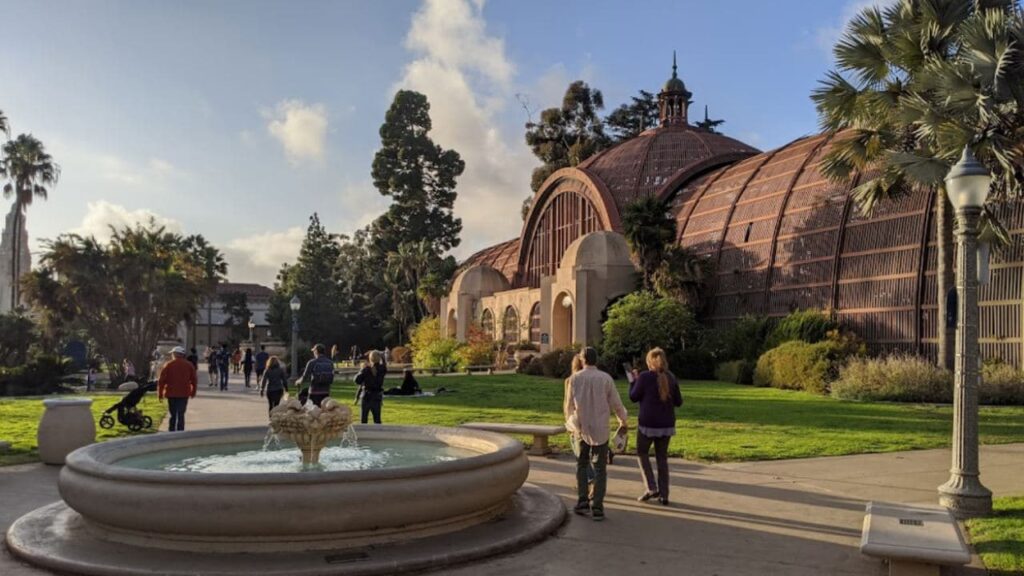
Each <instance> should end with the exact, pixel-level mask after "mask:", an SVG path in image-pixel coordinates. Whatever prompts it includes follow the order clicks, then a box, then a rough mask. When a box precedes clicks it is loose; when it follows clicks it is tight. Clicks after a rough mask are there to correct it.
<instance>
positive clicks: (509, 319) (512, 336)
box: [501, 306, 519, 344]
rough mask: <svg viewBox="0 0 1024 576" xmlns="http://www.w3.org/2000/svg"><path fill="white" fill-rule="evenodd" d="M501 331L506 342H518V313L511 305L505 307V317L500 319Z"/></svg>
mask: <svg viewBox="0 0 1024 576" xmlns="http://www.w3.org/2000/svg"><path fill="white" fill-rule="evenodd" d="M501 333H502V339H503V340H504V341H505V342H506V343H507V344H514V343H516V342H519V313H518V312H516V309H515V308H513V307H511V306H509V307H508V308H505V317H504V318H502V320H501Z"/></svg>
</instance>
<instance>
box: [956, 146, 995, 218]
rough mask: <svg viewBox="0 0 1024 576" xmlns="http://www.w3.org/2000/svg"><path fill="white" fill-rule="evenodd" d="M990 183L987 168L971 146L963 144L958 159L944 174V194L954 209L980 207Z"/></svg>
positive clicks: (986, 195) (990, 177) (990, 178)
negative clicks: (976, 156) (975, 155)
mask: <svg viewBox="0 0 1024 576" xmlns="http://www.w3.org/2000/svg"><path fill="white" fill-rule="evenodd" d="M991 183H992V176H991V175H990V174H989V172H988V170H987V169H986V168H985V167H984V166H983V165H982V164H981V162H978V159H977V158H975V157H974V153H973V152H971V147H970V146H964V153H963V155H961V156H960V161H959V162H957V163H956V164H955V165H954V166H953V168H952V169H950V171H949V174H948V175H946V194H947V195H948V196H949V201H950V203H952V204H953V208H954V209H956V210H963V209H968V208H981V207H983V206H984V205H985V199H986V198H987V197H988V191H989V186H990V184H991Z"/></svg>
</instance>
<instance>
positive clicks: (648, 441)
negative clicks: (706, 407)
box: [629, 348, 683, 506]
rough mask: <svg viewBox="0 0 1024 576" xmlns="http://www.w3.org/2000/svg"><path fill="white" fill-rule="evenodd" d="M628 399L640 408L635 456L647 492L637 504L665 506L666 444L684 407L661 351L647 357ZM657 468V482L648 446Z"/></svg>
mask: <svg viewBox="0 0 1024 576" xmlns="http://www.w3.org/2000/svg"><path fill="white" fill-rule="evenodd" d="M629 399H630V400H632V401H633V402H635V403H637V404H639V406H640V414H639V416H638V417H637V420H638V421H639V424H640V425H639V426H638V427H637V431H636V454H637V458H638V459H639V460H640V470H641V471H642V472H643V477H644V484H645V488H646V491H645V492H644V493H643V494H642V495H641V496H640V497H639V498H637V500H639V501H641V502H646V501H648V500H650V499H651V498H655V497H657V498H658V501H659V502H661V504H662V505H664V506H668V488H669V479H668V443H669V440H671V438H672V436H675V434H676V407H677V406H682V405H683V395H682V394H681V393H680V392H679V381H678V380H676V377H675V376H674V375H673V374H672V373H671V372H669V370H668V358H666V357H665V351H664V350H662V349H661V348H654V349H653V350H651V351H650V352H648V353H647V370H645V371H644V372H641V373H640V374H639V375H637V377H636V378H635V379H634V380H633V383H632V384H630V385H629ZM652 444H653V445H654V459H655V461H656V462H657V465H658V475H657V478H655V476H654V472H653V471H652V470H651V454H650V450H651V445H652Z"/></svg>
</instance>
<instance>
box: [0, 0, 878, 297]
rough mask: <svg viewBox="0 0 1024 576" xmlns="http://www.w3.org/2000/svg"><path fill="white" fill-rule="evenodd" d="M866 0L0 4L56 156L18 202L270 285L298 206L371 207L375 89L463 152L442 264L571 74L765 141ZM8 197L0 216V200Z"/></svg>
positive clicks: (495, 229) (494, 215)
mask: <svg viewBox="0 0 1024 576" xmlns="http://www.w3.org/2000/svg"><path fill="white" fill-rule="evenodd" d="M873 1H880V0H816V1H814V2H810V1H807V0H774V1H772V2H763V1H760V0H740V1H739V2H707V1H704V0H650V1H645V2H623V1H604V0H598V1H595V0H591V1H583V0H566V1H561V2H550V1H549V0H490V1H486V2H485V1H484V0H422V1H413V0H388V1H386V2H385V1H379V0H362V1H355V0H352V1H330V2H328V1H311V0H301V1H284V0H282V1H276V2H271V1H263V0H235V1H230V0H219V1H213V2H209V1H205V0H175V1H163V2H156V1H152V0H126V1H114V0H83V1H75V0H65V1H51V0H0V14H2V15H3V20H4V21H5V22H8V23H10V22H17V23H18V25H17V26H5V27H4V31H3V33H2V34H0V110H2V111H3V112H4V114H5V115H6V116H7V118H8V120H9V122H10V124H11V128H12V135H16V134H19V133H31V134H33V135H35V136H36V137H37V138H39V139H40V140H41V141H42V142H43V143H44V145H45V146H46V148H47V150H48V151H49V152H50V153H51V155H52V156H53V158H54V160H55V161H56V162H57V163H58V164H59V165H60V167H61V177H60V181H59V182H58V184H57V185H56V186H54V187H53V188H52V189H51V191H50V195H49V199H48V200H46V201H42V200H37V201H36V202H35V203H33V205H32V206H31V207H30V208H29V211H28V217H27V221H26V222H27V226H28V230H29V234H30V236H31V238H32V250H33V255H34V256H35V257H37V258H38V255H39V254H40V253H41V251H42V250H43V249H44V247H45V241H46V239H52V238H54V237H56V236H57V235H59V234H62V233H66V232H76V233H84V234H94V235H96V236H97V237H99V238H103V237H105V236H109V232H108V230H109V227H110V226H111V225H113V226H123V225H126V224H132V223H135V222H139V221H144V220H147V219H149V218H154V219H156V220H157V221H158V222H160V223H162V224H164V225H166V226H167V227H168V228H169V229H172V230H175V231H180V232H183V233H186V234H202V235H204V236H205V237H206V238H207V239H209V240H210V241H211V242H212V243H214V244H215V245H216V246H217V247H218V248H220V249H221V250H222V251H223V252H224V253H225V255H226V256H227V260H228V263H229V277H230V279H231V280H232V281H236V282H260V283H263V284H265V285H268V286H271V285H273V281H274V277H275V275H276V273H277V271H278V270H279V268H280V266H281V264H282V263H284V262H291V261H293V260H294V258H295V257H296V256H297V254H298V249H299V246H300V244H301V242H302V238H303V236H304V234H305V229H306V227H307V225H308V220H309V216H310V215H311V214H312V213H314V212H317V213H318V214H319V215H320V218H321V220H322V222H323V223H324V225H325V226H326V227H327V228H328V230H330V231H331V232H335V233H342V234H351V233H352V232H353V231H355V230H357V229H358V228H361V227H363V226H365V225H366V224H368V223H369V222H371V221H372V220H373V219H374V218H375V217H376V216H378V215H379V214H380V213H382V212H383V211H384V210H386V208H387V206H388V199H387V198H386V197H383V196H381V195H380V194H379V193H378V192H377V191H376V189H374V187H373V183H372V180H371V178H370V166H371V163H372V160H373V155H374V152H375V151H376V150H377V148H378V147H379V145H380V139H379V135H378V130H379V128H380V125H381V123H382V122H383V120H384V114H385V112H386V110H387V108H388V106H389V105H390V103H391V100H392V98H393V96H394V93H395V92H396V91H397V90H399V89H411V90H417V91H419V92H422V93H424V94H426V95H427V97H428V99H429V101H430V104H431V117H432V119H433V126H434V129H433V130H432V132H431V136H432V137H433V138H434V140H435V142H437V143H438V144H440V145H442V146H444V147H446V148H454V149H455V150H456V151H458V152H459V153H460V154H461V155H462V157H463V159H464V160H465V162H466V171H465V172H464V174H463V175H462V177H461V178H460V179H459V183H458V188H457V191H458V200H457V201H456V205H455V212H456V215H457V216H459V217H461V218H462V221H463V233H462V243H461V245H460V246H459V247H458V248H456V249H455V250H454V254H455V255H456V256H458V257H460V258H461V257H465V256H468V255H469V254H471V253H473V252H475V251H476V250H479V249H481V248H483V247H486V246H488V245H490V244H494V243H496V242H500V241H504V240H507V239H509V238H514V237H516V236H517V235H518V234H519V232H520V228H521V226H522V221H521V219H520V217H519V207H520V205H521V204H522V201H523V199H524V198H526V197H527V196H528V195H529V194H530V188H529V184H530V172H531V170H532V169H533V168H534V167H535V166H536V165H537V161H536V160H535V159H534V157H533V156H532V154H531V153H530V151H529V149H528V148H527V147H526V144H525V142H524V137H523V132H524V128H523V125H524V124H525V122H526V121H527V120H528V119H530V118H531V117H532V118H536V117H537V116H538V113H539V111H540V110H541V109H543V108H548V107H552V106H557V105H558V104H559V103H560V101H561V96H562V94H563V93H564V91H565V88H566V86H567V85H568V84H569V83H570V82H572V81H574V80H577V79H582V80H585V81H586V82H588V83H589V84H590V85H591V86H593V87H595V88H598V89H600V90H601V91H602V92H603V94H604V100H605V103H606V110H605V112H609V111H610V110H611V109H613V108H615V107H617V106H618V105H619V104H622V103H624V102H626V101H627V100H628V99H629V97H630V96H631V95H634V94H636V92H637V91H638V90H641V89H644V90H648V91H651V92H657V91H658V89H659V88H660V86H661V85H662V84H663V83H664V82H665V80H666V79H667V78H668V77H669V76H670V75H671V63H672V51H673V50H675V51H677V54H678V60H679V76H680V77H681V78H682V79H683V81H684V82H685V83H686V86H687V88H688V89H689V90H690V91H691V92H693V94H694V96H693V98H694V104H693V106H692V107H691V117H695V116H700V115H702V114H703V110H704V106H705V105H707V106H708V107H709V109H710V115H711V117H713V118H722V119H725V121H726V122H725V124H724V125H722V126H721V127H720V129H721V131H722V132H723V133H725V134H727V135H729V136H732V137H734V138H737V139H739V140H742V141H744V142H746V143H748V144H750V145H752V146H755V147H757V148H760V149H762V150H768V149H771V148H774V147H777V146H781V145H783V144H786V143H787V142H789V141H791V140H793V139H795V138H798V137H800V136H803V135H806V134H811V133H814V132H815V131H817V117H816V114H815V111H814V106H813V104H812V102H811V101H810V99H809V96H810V93H811V91H812V90H813V88H814V87H815V85H816V83H817V82H818V80H820V79H821V78H823V77H824V75H825V72H826V71H827V70H828V69H829V68H830V67H831V65H832V54H831V46H832V45H833V44H834V43H835V40H836V39H838V37H839V35H840V33H841V30H842V28H843V25H844V23H845V22H846V21H847V20H848V19H849V18H850V17H851V16H852V15H854V14H855V13H856V11H857V10H858V9H859V8H861V7H863V6H866V5H868V4H870V3H872V2H873ZM7 209H9V208H5V211H6V210H7Z"/></svg>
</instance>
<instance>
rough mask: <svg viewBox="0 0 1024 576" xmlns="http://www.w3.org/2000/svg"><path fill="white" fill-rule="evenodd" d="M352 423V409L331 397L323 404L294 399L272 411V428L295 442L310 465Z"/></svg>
mask: <svg viewBox="0 0 1024 576" xmlns="http://www.w3.org/2000/svg"><path fill="white" fill-rule="evenodd" d="M351 423H352V410H350V409H349V407H348V406H344V405H342V404H339V403H338V402H336V401H334V400H332V399H330V398H327V399H325V400H324V401H323V402H322V403H321V405H320V406H319V407H318V406H314V405H313V403H312V402H309V403H307V404H305V405H303V404H302V403H301V402H299V401H298V400H295V399H292V400H290V401H288V402H287V403H285V404H281V405H279V406H276V407H275V408H274V409H273V410H271V411H270V428H271V429H272V430H273V431H274V433H275V434H277V435H280V436H283V437H285V438H287V439H289V440H291V441H292V442H295V445H296V446H298V447H299V450H300V451H302V464H303V465H306V466H308V465H312V464H317V463H318V462H320V451H321V450H322V449H323V448H324V446H326V445H327V443H328V442H330V441H331V440H333V439H335V438H338V437H340V436H341V435H342V434H343V433H344V432H345V431H346V430H348V427H349V425H350V424H351Z"/></svg>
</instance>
